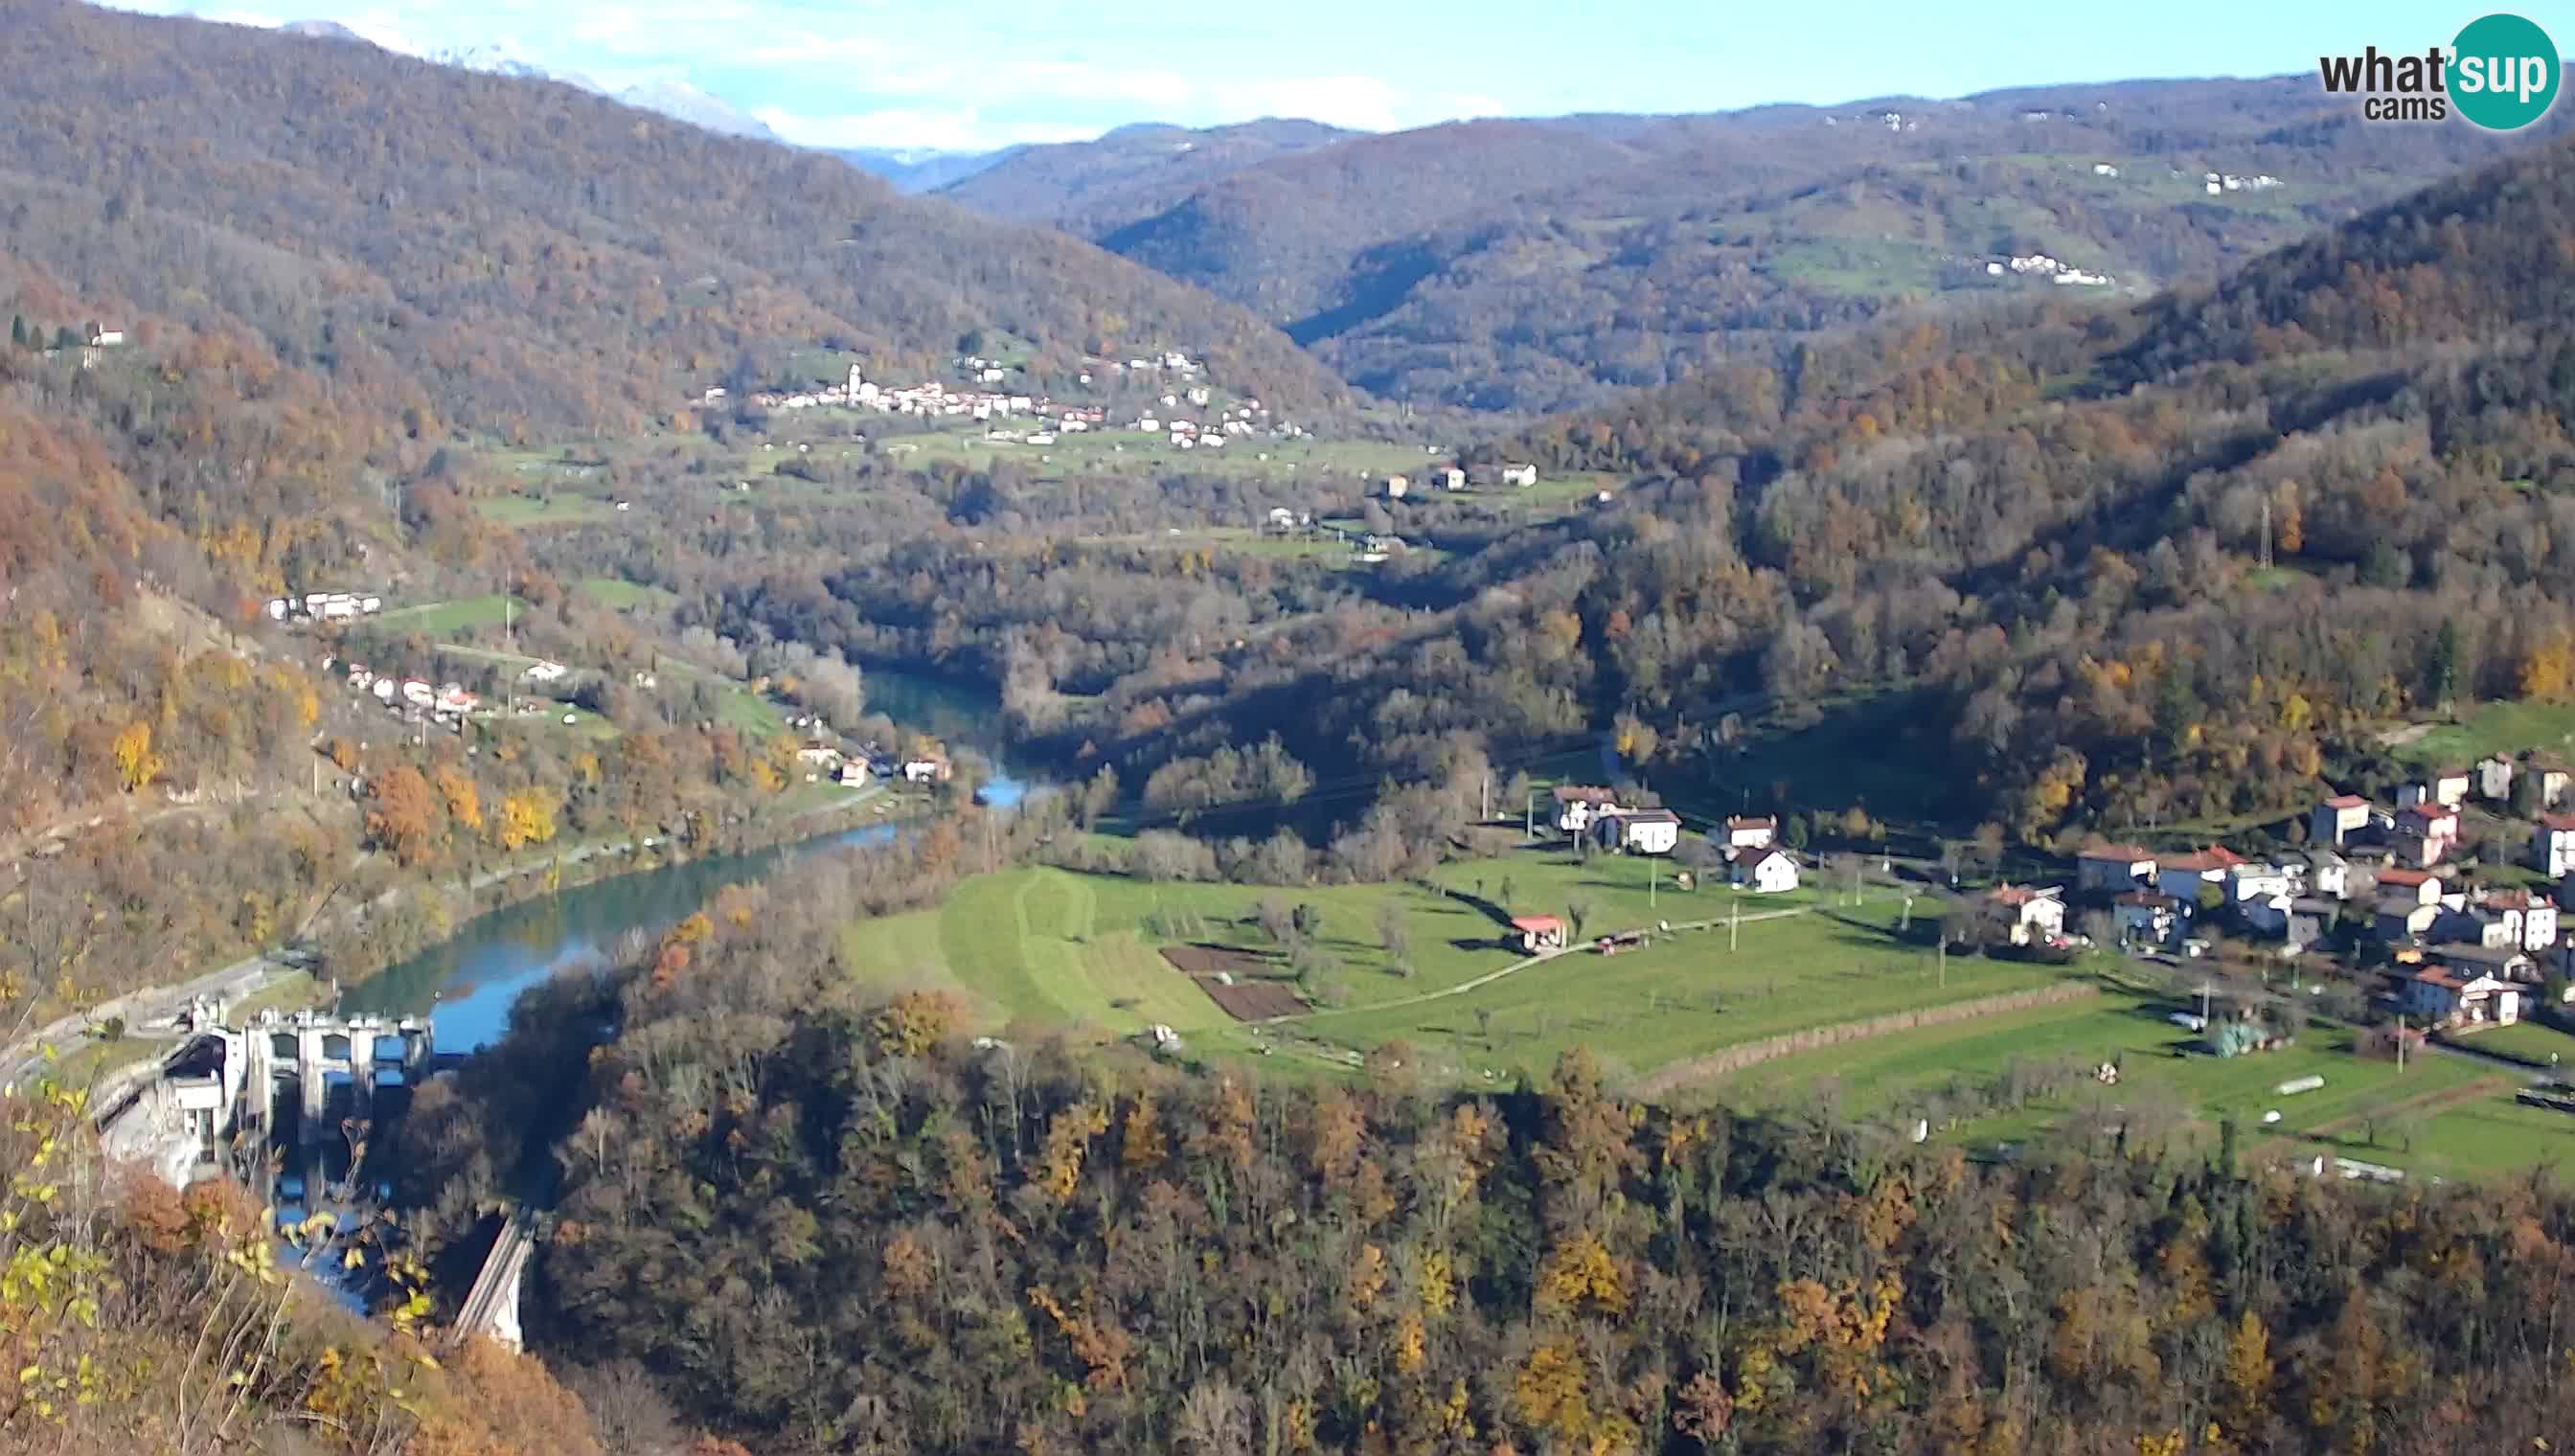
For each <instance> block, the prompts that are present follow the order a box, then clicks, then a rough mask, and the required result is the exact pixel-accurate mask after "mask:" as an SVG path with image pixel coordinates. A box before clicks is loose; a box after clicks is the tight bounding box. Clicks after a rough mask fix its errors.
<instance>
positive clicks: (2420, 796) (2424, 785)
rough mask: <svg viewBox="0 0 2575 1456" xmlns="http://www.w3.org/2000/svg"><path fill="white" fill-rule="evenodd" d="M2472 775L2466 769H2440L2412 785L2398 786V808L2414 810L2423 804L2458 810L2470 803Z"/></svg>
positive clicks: (2401, 784)
mask: <svg viewBox="0 0 2575 1456" xmlns="http://www.w3.org/2000/svg"><path fill="white" fill-rule="evenodd" d="M2470 777H2471V775H2470V774H2469V772H2468V770H2467V769H2465V768H2438V769H2435V770H2433V771H2432V772H2431V773H2430V774H2428V775H2427V776H2425V777H2423V778H2420V779H2417V780H2416V781H2414V782H2411V783H2400V784H2398V785H2396V806H2397V807H2398V808H2400V809H2407V808H2412V807H2414V806H2415V805H2416V804H2421V803H2437V804H2439V805H2440V806H2441V807H2443V808H2457V807H2458V806H2459V805H2460V804H2463V803H2465V802H2467V801H2468V783H2469V780H2470Z"/></svg>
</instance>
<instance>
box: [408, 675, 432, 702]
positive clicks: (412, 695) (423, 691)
mask: <svg viewBox="0 0 2575 1456" xmlns="http://www.w3.org/2000/svg"><path fill="white" fill-rule="evenodd" d="M402 696H403V702H405V703H408V704H410V705H411V706H412V707H414V708H427V707H429V706H430V705H431V704H433V703H436V702H437V701H438V690H437V689H435V688H432V687H430V686H429V685H428V684H426V683H423V682H422V681H420V680H419V679H418V678H412V679H408V680H406V681H405V682H404V683H403V685H402Z"/></svg>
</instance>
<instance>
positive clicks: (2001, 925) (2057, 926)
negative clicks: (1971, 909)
mask: <svg viewBox="0 0 2575 1456" xmlns="http://www.w3.org/2000/svg"><path fill="white" fill-rule="evenodd" d="M1978 913H1979V914H1981V915H1982V916H1983V917H1984V919H1985V921H1986V923H1987V924H1989V925H1991V926H1992V927H1993V928H1994V930H1995V931H1996V932H1997V933H1999V934H2000V935H2001V936H2002V937H2003V938H2004V939H2006V940H2009V941H2010V942H2011V943H2012V944H2014V945H2027V944H2029V943H2030V942H2031V941H2033V940H2053V939H2055V938H2057V937H2058V936H2061V935H2063V934H2064V933H2065V892H2064V891H2063V890H2060V889H2058V888H2057V887H2056V886H2054V885H2034V884H2004V885H1997V886H1995V887H1994V888H1992V889H1989V890H1987V891H1985V895H1984V898H1983V899H1982V900H1980V901H1978Z"/></svg>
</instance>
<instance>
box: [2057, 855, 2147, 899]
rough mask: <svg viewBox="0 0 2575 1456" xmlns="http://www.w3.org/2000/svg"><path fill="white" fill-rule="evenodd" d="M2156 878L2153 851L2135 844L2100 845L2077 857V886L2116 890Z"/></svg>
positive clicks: (2099, 889) (2108, 890) (2112, 891)
mask: <svg viewBox="0 0 2575 1456" xmlns="http://www.w3.org/2000/svg"><path fill="white" fill-rule="evenodd" d="M2154 877H2155V856H2154V851H2153V850H2150V849H2143V848H2139V847H2138V846H2137V845H2134V844H2099V845H2095V846H2094V847H2092V848H2089V849H2086V850H2084V851H2083V852H2082V853H2080V854H2077V855H2075V856H2074V886H2075V888H2077V889H2083V890H2090V891H2093V892H2095V893H2117V892H2119V891H2121V890H2129V889H2134V888H2136V887H2137V882H2138V881H2139V880H2146V879H2152V878H2154Z"/></svg>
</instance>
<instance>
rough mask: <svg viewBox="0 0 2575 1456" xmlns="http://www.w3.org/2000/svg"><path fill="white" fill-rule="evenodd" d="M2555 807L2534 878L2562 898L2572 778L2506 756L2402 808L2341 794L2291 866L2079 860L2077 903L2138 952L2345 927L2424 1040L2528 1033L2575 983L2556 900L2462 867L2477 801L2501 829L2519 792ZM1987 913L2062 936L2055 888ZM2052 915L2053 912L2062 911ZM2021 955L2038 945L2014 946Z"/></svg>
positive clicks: (2124, 857) (2538, 844)
mask: <svg viewBox="0 0 2575 1456" xmlns="http://www.w3.org/2000/svg"><path fill="white" fill-rule="evenodd" d="M2524 775H2527V778H2528V784H2529V788H2530V791H2531V797H2532V798H2533V799H2534V800H2535V801H2537V802H2538V803H2540V804H2543V805H2551V806H2552V807H2551V808H2549V809H2547V810H2546V811H2543V812H2542V813H2541V814H2540V816H2539V817H2538V819H2537V820H2536V821H2535V822H2534V823H2532V825H2531V827H2530V835H2529V840H2528V844H2529V847H2528V863H2529V866H2530V867H2531V868H2532V869H2534V870H2536V871H2538V872H2539V873H2540V874H2542V875H2545V876H2546V877H2547V879H2548V880H2549V881H2550V882H2551V883H2552V884H2557V885H2559V887H2560V892H2561V893H2562V892H2575V880H2570V878H2569V876H2575V813H2570V812H2563V811H2558V810H2556V809H2555V808H2554V807H2553V805H2556V804H2558V803H2561V802H2563V801H2564V799H2565V798H2566V796H2567V793H2568V789H2569V784H2570V773H2569V770H2568V769H2567V768H2566V767H2565V766H2563V765H2561V764H2557V763H2554V762H2551V761H2548V760H2546V759H2543V758H2538V757H2534V756H2530V755H2522V756H2517V757H2515V756H2506V755H2502V754H2497V755H2495V756H2493V757H2489V758H2486V759H2484V760H2482V761H2480V762H2478V763H2476V764H2474V765H2472V766H2469V767H2463V768H2442V769H2436V770H2434V771H2431V772H2428V773H2425V774H2423V775H2422V776H2421V777H2420V778H2417V779H2414V780H2411V781H2408V782H2405V783H2402V784H2399V785H2397V787H2396V790H2395V794H2394V799H2395V802H2394V806H2393V807H2389V806H2386V805H2382V804H2379V803H2377V802H2374V801H2372V800H2371V799H2368V798H2366V797H2363V796H2361V795H2358V794H2348V793H2346V794H2335V795H2332V796H2330V797H2327V798H2325V799H2324V800H2322V801H2321V802H2319V803H2317V804H2316V805H2315V807H2314V808H2313V809H2312V810H2311V811H2310V813H2309V815H2308V819H2307V823H2308V835H2307V838H2308V844H2307V847H2306V848H2305V850H2304V851H2303V852H2300V853H2295V854H2291V855H2288V856H2286V857H2284V858H2281V859H2277V860H2273V859H2251V858H2247V857H2245V856H2243V855H2240V854H2238V853H2236V852H2234V851H2233V850H2230V849H2228V848H2226V847H2224V846H2223V845H2210V846H2208V847H2205V848H2200V849H2195V850H2191V851H2188V852H2185V853H2178V854H2176V853H2157V852H2155V851H2153V850H2149V849H2145V848H2141V847H2138V846H2136V845H2127V844H2102V845H2097V846H2095V847H2093V848H2089V849H2085V850H2083V851H2082V852H2081V853H2080V854H2078V855H2077V856H2076V880H2075V888H2076V891H2077V893H2079V894H2081V895H2083V896H2085V897H2086V898H2088V899H2090V900H2092V901H2094V902H2097V903H2100V904H2103V905H2106V907H2107V911H2108V915H2109V924H2110V927H2111V932H2112V934H2114V935H2115V937H2116V938H2117V940H2118V941H2119V942H2120V943H2121V944H2123V945H2125V946H2128V947H2131V948H2163V947H2168V946H2169V947H2177V948H2179V949H2181V950H2182V951H2183V952H2184V953H2185V954H2192V953H2198V952H2199V951H2201V950H2203V949H2205V947H2206V945H2207V943H2208V942H2207V939H2206V935H2205V932H2206V931H2207V930H2209V929H2213V928H2214V927H2215V926H2217V925H2218V924H2221V923H2222V924H2224V925H2225V926H2226V928H2227V930H2228V932H2229V933H2230V934H2235V935H2238V936H2240V937H2243V938H2245V939H2247V940H2249V941H2251V942H2252V943H2254V944H2256V945H2258V946H2259V947H2260V948H2262V949H2264V950H2266V951H2268V952H2270V953H2272V954H2276V955H2282V956H2295V955H2300V954H2304V953H2307V952H2308V951H2310V950H2311V949H2313V948H2314V947H2316V946H2318V945H2319V944H2321V943H2322V942H2324V941H2325V940H2326V938H2327V936H2328V934H2329V933H2330V932H2331V931H2332V930H2333V929H2334V927H2335V926H2336V925H2337V924H2347V925H2352V926H2355V927H2357V929H2358V937H2357V938H2359V939H2360V940H2362V941H2363V942H2364V943H2365V944H2366V945H2367V946H2368V947H2369V948H2370V949H2371V950H2372V951H2373V952H2374V953H2373V955H2372V956H2371V959H2372V960H2373V961H2383V963H2384V965H2385V968H2386V970H2387V973H2388V974H2389V976H2390V977H2391V983H2390V986H2389V988H2388V989H2389V999H2390V1001H2391V1002H2392V1003H2393V1005H2394V1006H2395V1008H2396V1009H2397V1010H2398V1011H2399V1012H2401V1013H2402V1014H2404V1015H2405V1016H2406V1017H2408V1018H2409V1019H2410V1020H2412V1021H2415V1022H2417V1023H2419V1024H2422V1025H2424V1026H2427V1027H2443V1026H2459V1025H2469V1026H2473V1025H2478V1024H2496V1023H2505V1022H2510V1021H2513V1020H2517V1019H2518V1018H2519V1017H2520V1015H2521V1013H2522V1010H2523V1008H2524V1007H2525V1005H2527V1004H2529V1002H2530V998H2531V997H2532V996H2533V995H2535V994H2536V988H2537V987H2538V986H2539V985H2541V984H2543V983H2545V982H2547V981H2549V980H2550V979H2552V978H2554V977H2556V976H2559V975H2561V974H2563V973H2565V972H2566V971H2567V970H2568V969H2570V968H2575V958H2570V951H2575V945H2569V944H2568V943H2567V941H2566V940H2565V939H2564V938H2563V937H2562V936H2561V935H2560V932H2559V915H2558V903H2557V900H2558V895H2557V894H2555V893H2551V892H2550V891H2548V890H2545V889H2543V890H2536V891H2534V890H2532V889H2528V888H2524V887H2521V886H2519V885H2501V886H2497V885H2484V886H2479V885H2472V884H2470V883H2469V882H2468V876H2466V875H2465V874H2463V873H2461V872H2459V871H2458V870H2457V869H2456V868H2455V867H2453V866H2452V864H2451V861H2452V859H2453V858H2454V856H2455V854H2456V851H2457V850H2458V848H2459V846H2460V844H2461V842H2462V829H2461V824H2460V821H2461V816H2462V814H2463V813H2464V812H2465V811H2466V810H2467V808H2468V804H2469V801H2470V800H2471V799H2482V800H2485V801H2486V804H2487V805H2488V806H2489V807H2490V808H2493V809H2495V810H2496V811H2497V813H2498V814H2501V813H2506V812H2508V809H2505V808H2503V805H2506V804H2507V803H2508V802H2509V800H2510V798H2511V795H2512V789H2513V784H2514V780H2515V779H2516V778H2517V777H2522V776H2524ZM1984 902H1985V904H1986V906H1987V908H1988V912H1989V913H1990V914H1992V915H1993V916H1995V917H1996V918H1998V919H2003V920H2007V921H2009V922H2010V923H2011V924H2013V925H2014V926H2024V925H2025V926H2028V927H2030V930H2031V932H2032V933H2054V934H2061V933H2062V927H2063V921H2064V908H2063V897H2062V895H2061V893H2060V892H2058V891H2057V890H2055V889H2052V888H2049V889H2033V888H2031V887H2027V886H2007V887H2004V888H2002V889H1997V890H1994V891H1991V892H1989V893H1988V894H1987V895H1986V896H1985V897H1984ZM2051 906H2052V907H2051ZM2014 943H2027V942H2026V941H2024V940H2021V939H2020V938H2018V936H2017V935H2015V937H2014Z"/></svg>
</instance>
